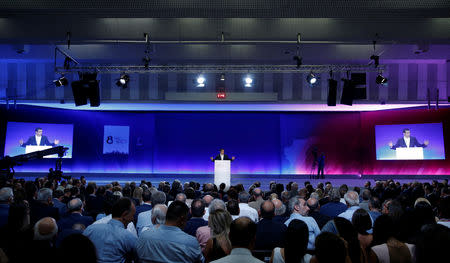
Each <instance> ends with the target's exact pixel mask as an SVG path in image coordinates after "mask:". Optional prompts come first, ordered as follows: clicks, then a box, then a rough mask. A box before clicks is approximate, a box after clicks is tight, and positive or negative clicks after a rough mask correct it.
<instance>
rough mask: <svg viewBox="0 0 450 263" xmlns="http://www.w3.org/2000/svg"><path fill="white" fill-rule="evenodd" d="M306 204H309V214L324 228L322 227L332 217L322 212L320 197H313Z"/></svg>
mask: <svg viewBox="0 0 450 263" xmlns="http://www.w3.org/2000/svg"><path fill="white" fill-rule="evenodd" d="M306 204H307V205H308V208H309V211H308V215H309V216H310V217H312V218H314V220H316V222H317V224H318V225H319V228H320V229H322V227H323V226H324V225H325V224H326V223H327V222H328V221H330V219H331V218H330V217H329V216H326V215H324V214H321V213H320V204H319V200H318V199H316V198H312V197H311V198H309V199H308V201H307V202H306Z"/></svg>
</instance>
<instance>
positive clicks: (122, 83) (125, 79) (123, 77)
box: [116, 74, 130, 89]
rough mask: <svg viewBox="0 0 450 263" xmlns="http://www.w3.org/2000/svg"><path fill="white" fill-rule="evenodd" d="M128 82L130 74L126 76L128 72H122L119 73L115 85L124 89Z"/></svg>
mask: <svg viewBox="0 0 450 263" xmlns="http://www.w3.org/2000/svg"><path fill="white" fill-rule="evenodd" d="M128 82H130V76H128V74H122V75H120V78H119V79H118V80H117V81H116V85H117V86H118V87H122V88H123V89H126V88H127V87H128Z"/></svg>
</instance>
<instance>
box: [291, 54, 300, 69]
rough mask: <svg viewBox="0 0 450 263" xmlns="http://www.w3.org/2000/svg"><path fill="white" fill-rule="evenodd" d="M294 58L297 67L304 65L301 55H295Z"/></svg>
mask: <svg viewBox="0 0 450 263" xmlns="http://www.w3.org/2000/svg"><path fill="white" fill-rule="evenodd" d="M293 59H294V61H295V63H296V64H297V68H300V66H301V65H302V58H301V57H300V56H294V57H293Z"/></svg>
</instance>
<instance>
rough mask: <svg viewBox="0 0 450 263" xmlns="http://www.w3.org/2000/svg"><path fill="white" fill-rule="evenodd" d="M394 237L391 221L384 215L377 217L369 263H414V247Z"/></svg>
mask: <svg viewBox="0 0 450 263" xmlns="http://www.w3.org/2000/svg"><path fill="white" fill-rule="evenodd" d="M396 235H397V230H396V229H395V224H394V221H393V219H392V218H391V217H390V216H389V215H386V214H385V215H381V216H379V217H378V218H377V220H376V221H375V223H374V226H373V246H372V250H371V252H370V255H369V262H370V263H376V262H378V263H389V262H405V263H408V262H414V260H413V256H414V245H412V244H408V243H403V242H401V241H399V240H398V239H397V238H396ZM352 263H353V262H352Z"/></svg>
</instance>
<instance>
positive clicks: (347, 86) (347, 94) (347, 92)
mask: <svg viewBox="0 0 450 263" xmlns="http://www.w3.org/2000/svg"><path fill="white" fill-rule="evenodd" d="M342 81H343V82H344V88H343V89H342V96H341V104H344V105H349V106H352V105H353V98H354V96H355V94H354V93H355V84H354V83H353V81H352V80H351V79H342Z"/></svg>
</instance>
